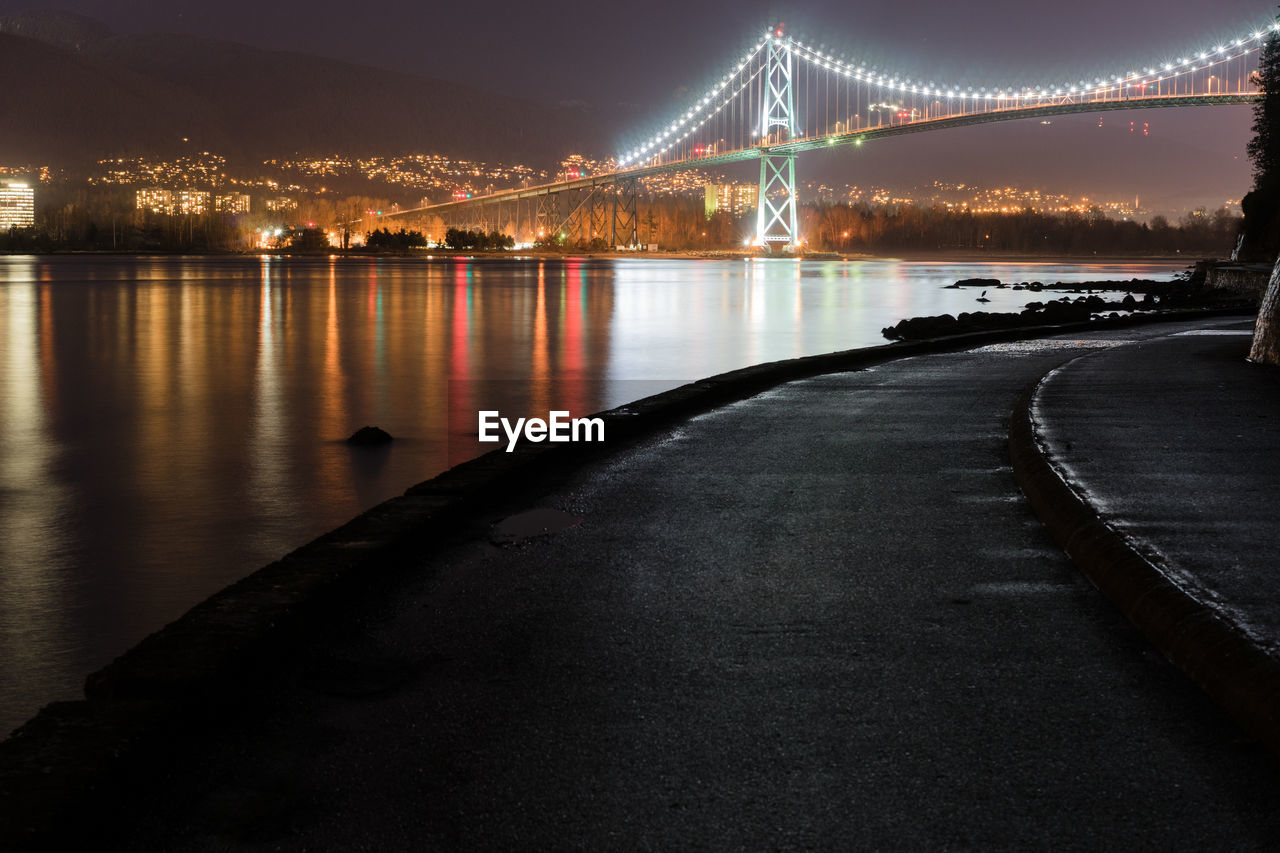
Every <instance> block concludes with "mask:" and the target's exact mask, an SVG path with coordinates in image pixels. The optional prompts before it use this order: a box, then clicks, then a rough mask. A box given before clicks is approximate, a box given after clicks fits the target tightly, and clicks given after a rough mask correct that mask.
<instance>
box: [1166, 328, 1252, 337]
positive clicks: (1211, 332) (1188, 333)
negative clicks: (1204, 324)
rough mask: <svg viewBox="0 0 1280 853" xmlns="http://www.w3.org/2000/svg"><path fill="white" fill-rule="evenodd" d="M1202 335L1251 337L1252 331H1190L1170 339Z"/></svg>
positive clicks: (1179, 333)
mask: <svg viewBox="0 0 1280 853" xmlns="http://www.w3.org/2000/svg"><path fill="white" fill-rule="evenodd" d="M1202 335H1205V336H1207V335H1239V336H1245V335H1247V336H1249V337H1251V338H1252V337H1253V329H1192V330H1191V331H1189V332H1178V333H1177V334H1175V335H1172V336H1171V337H1175V338H1189V337H1200V336H1202Z"/></svg>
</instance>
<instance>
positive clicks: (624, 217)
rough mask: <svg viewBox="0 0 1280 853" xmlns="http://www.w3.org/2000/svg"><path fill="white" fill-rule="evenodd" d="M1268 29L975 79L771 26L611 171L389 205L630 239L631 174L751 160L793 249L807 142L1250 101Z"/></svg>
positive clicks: (766, 212) (770, 238)
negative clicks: (1078, 68)
mask: <svg viewBox="0 0 1280 853" xmlns="http://www.w3.org/2000/svg"><path fill="white" fill-rule="evenodd" d="M1269 38H1280V23H1273V24H1269V25H1267V26H1266V27H1261V28H1258V29H1254V30H1250V31H1249V32H1245V33H1241V35H1240V37H1239V38H1235V39H1231V40H1227V41H1222V42H1217V43H1214V44H1210V45H1205V46H1203V48H1202V49H1199V50H1196V51H1192V52H1188V53H1185V54H1182V55H1177V54H1173V55H1170V56H1168V57H1166V58H1163V59H1161V60H1159V61H1153V62H1152V63H1150V64H1147V65H1143V66H1142V67H1140V68H1138V69H1133V68H1128V69H1126V70H1123V71H1120V70H1113V71H1112V72H1111V73H1109V74H1106V75H1100V76H1088V77H1084V78H1081V79H1079V80H1074V81H1071V80H1058V81H1052V82H1049V83H1041V84H1036V85H998V84H996V85H993V84H987V85H985V86H974V85H963V84H961V83H960V82H956V81H937V80H932V79H929V80H926V79H921V78H917V77H909V76H904V75H901V74H894V73H892V72H889V71H885V70H883V69H880V68H877V67H874V66H871V67H869V66H867V65H866V64H862V63H859V62H857V61H855V60H851V59H846V58H838V57H836V56H834V55H832V54H830V53H827V52H825V51H823V50H818V49H816V48H814V47H812V46H810V45H807V44H804V43H802V42H800V41H798V40H796V39H795V38H793V37H791V36H790V35H788V34H787V33H786V31H785V30H784V28H783V27H782V26H781V25H779V26H777V27H774V28H771V29H770V30H769V31H768V32H767V33H765V34H763V37H762V38H761V39H760V41H759V42H758V43H757V44H756V45H755V47H754V48H753V49H751V50H750V51H749V52H747V53H746V54H745V55H744V56H743V57H742V58H741V60H740V61H738V62H737V63H736V64H735V65H734V66H733V67H732V68H730V69H728V71H727V73H725V74H724V75H723V76H722V77H721V78H720V79H719V80H717V81H716V82H715V84H714V85H712V86H711V87H710V88H709V89H708V90H707V91H706V93H705V94H704V95H703V96H702V97H700V98H699V99H697V100H695V101H694V102H692V103H689V104H687V105H686V106H685V108H684V110H683V111H682V112H680V113H679V114H677V115H674V116H671V117H670V118H669V119H668V120H667V121H665V122H664V123H663V124H662V125H661V126H660V129H659V130H658V131H657V132H656V133H653V134H652V135H650V136H649V138H647V139H645V140H644V141H643V142H641V143H639V144H637V145H635V146H634V147H632V148H630V149H629V150H627V151H625V152H622V153H621V154H619V155H618V156H616V157H615V158H614V159H613V160H612V161H611V168H612V171H608V172H605V173H603V174H598V175H594V176H591V177H582V178H577V179H572V180H566V181H559V182H555V183H548V184H542V185H538V186H527V187H522V188H519V189H510V190H503V191H499V192H494V193H491V194H489V195H484V196H480V197H476V198H468V199H462V200H457V201H452V202H447V203H443V204H435V205H430V206H427V207H422V208H416V209H414V210H406V211H398V212H397V213H396V214H394V215H401V214H406V213H419V214H426V215H437V216H440V217H441V218H442V219H444V220H445V221H446V222H453V223H459V224H464V225H470V224H481V225H483V224H484V223H487V222H500V223H508V222H515V223H518V224H521V223H527V231H528V232H529V233H535V234H538V235H539V236H546V235H555V234H557V233H559V234H565V233H568V232H573V233H575V234H587V235H590V236H592V237H597V238H601V239H604V240H605V241H606V242H607V244H608V245H609V246H614V247H632V246H636V245H637V242H638V241H637V217H636V196H637V192H638V190H639V183H638V182H639V179H641V178H644V177H646V176H650V175H655V174H658V173H661V172H669V171H678V170H685V169H694V168H704V167H708V166H716V165H723V164H727V163H735V162H741V161H746V160H759V161H760V184H759V195H758V199H759V201H758V210H757V217H756V229H755V239H754V242H755V244H756V245H761V246H775V245H776V246H781V247H784V248H791V247H792V246H793V245H794V244H795V243H796V242H797V241H798V240H799V238H800V235H799V233H798V230H797V225H796V191H795V186H796V182H795V168H796V157H797V155H799V154H801V153H803V152H805V151H812V150H814V149H819V148H832V147H836V146H842V145H854V146H858V145H863V144H865V143H869V142H872V141H875V140H878V139H881V138H884V137H889V136H897V135H900V134H905V133H919V132H924V131H933V130H944V129H947V128H954V127H963V126H966V125H973V124H982V123H988V122H998V121H1012V120H1016V119H1027V118H1040V117H1045V116H1055V115H1064V114H1070V113H1095V112H1100V111H1104V110H1124V109H1150V108H1153V107H1187V106H1209V105H1222V104H1241V103H1247V102H1250V101H1253V100H1256V99H1257V98H1258V86H1257V66H1258V53H1259V51H1260V50H1261V48H1262V46H1263V43H1264V42H1265V41H1266V40H1267V39H1269ZM382 218H386V217H385V216H384V217H382Z"/></svg>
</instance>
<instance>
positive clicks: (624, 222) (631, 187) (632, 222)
mask: <svg viewBox="0 0 1280 853" xmlns="http://www.w3.org/2000/svg"><path fill="white" fill-rule="evenodd" d="M636 185H637V181H636V179H635V178H632V179H631V180H629V181H623V182H622V183H620V184H618V185H617V186H616V187H615V188H614V193H613V216H611V217H610V224H609V248H610V249H616V248H618V247H619V246H628V247H630V248H635V247H637V246H639V245H640V239H639V234H638V229H637V224H638V220H637V217H636ZM623 241H625V242H623Z"/></svg>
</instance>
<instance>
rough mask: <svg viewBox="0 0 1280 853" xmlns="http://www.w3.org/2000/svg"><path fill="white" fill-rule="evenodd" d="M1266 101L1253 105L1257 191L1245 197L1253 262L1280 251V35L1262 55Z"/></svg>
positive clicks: (1261, 82)
mask: <svg viewBox="0 0 1280 853" xmlns="http://www.w3.org/2000/svg"><path fill="white" fill-rule="evenodd" d="M1256 79H1257V84H1258V89H1259V92H1260V94H1261V95H1262V98H1261V99H1260V100H1259V101H1258V102H1257V103H1255V104H1254V105H1253V138H1252V139H1251V140H1249V144H1248V149H1247V150H1248V152H1249V159H1250V161H1251V162H1252V163H1253V189H1252V190H1251V191H1250V192H1249V193H1248V194H1247V195H1246V196H1245V197H1244V199H1243V201H1242V202H1241V206H1242V207H1243V208H1244V215H1245V222H1244V233H1245V242H1244V246H1243V252H1244V253H1245V254H1246V255H1248V256H1249V257H1251V258H1255V259H1259V260H1264V259H1265V260H1268V261H1269V260H1273V259H1274V258H1275V256H1276V252H1277V250H1280V33H1277V32H1276V31H1274V30H1273V31H1271V33H1270V35H1268V36H1267V40H1266V41H1265V42H1264V43H1263V45H1262V51H1261V52H1260V53H1259V55H1258V75H1257V78H1256Z"/></svg>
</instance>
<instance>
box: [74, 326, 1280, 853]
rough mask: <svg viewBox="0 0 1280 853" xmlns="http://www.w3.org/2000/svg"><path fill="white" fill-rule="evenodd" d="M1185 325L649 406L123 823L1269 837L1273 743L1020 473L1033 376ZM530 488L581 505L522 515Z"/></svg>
mask: <svg viewBox="0 0 1280 853" xmlns="http://www.w3.org/2000/svg"><path fill="white" fill-rule="evenodd" d="M1167 331H1168V330H1167V328H1160V329H1158V330H1157V329H1153V328H1147V329H1141V330H1133V329H1131V330H1124V331H1122V332H1112V333H1095V334H1090V335H1088V336H1087V337H1088V341H1086V342H1083V343H1080V342H1075V341H1073V342H1067V343H1066V344H1062V343H1059V344H1054V345H1047V346H1036V345H1016V344H1015V345H1006V346H1002V347H995V348H990V349H988V350H983V351H978V352H973V353H962V354H951V355H940V356H929V357H918V358H912V359H908V360H903V361H900V362H895V363H893V364H890V365H886V366H882V367H879V368H876V369H874V370H867V371H860V372H855V373H848V374H838V375H831V376H825V377H819V378H816V379H813V380H808V381H802V382H795V383H791V384H788V385H784V386H781V387H779V388H777V389H775V390H773V391H771V392H769V393H766V394H762V395H760V396H757V397H755V398H752V399H750V400H746V401H744V402H742V403H739V404H735V405H732V406H728V407H725V408H723V409H719V410H716V411H713V412H711V413H709V414H706V415H703V416H700V417H697V418H694V419H692V420H691V421H689V422H687V423H685V424H683V425H681V426H680V427H679V428H676V429H673V430H669V431H666V432H664V433H662V434H659V435H655V436H654V437H652V439H650V440H648V441H646V442H644V443H642V444H639V445H638V446H634V447H631V448H629V449H626V450H624V451H622V452H620V453H619V454H617V455H615V456H613V457H611V458H610V459H609V460H608V461H606V462H603V463H600V464H597V465H594V466H591V467H589V468H587V469H584V470H583V471H582V472H580V474H579V475H578V476H577V477H576V478H575V479H574V480H573V481H572V483H571V485H570V486H569V487H568V488H566V489H562V490H561V491H558V492H556V493H554V494H549V495H545V496H542V497H540V498H537V499H534V500H531V501H527V502H520V503H515V504H513V506H512V507H510V511H509V512H506V513H501V514H498V515H495V516H493V517H492V518H488V519H484V520H483V522H484V524H482V525H481V526H480V528H478V531H479V533H478V535H477V536H475V537H472V538H471V539H470V540H469V541H464V542H461V543H458V544H453V545H450V546H448V547H442V548H441V549H440V550H439V551H437V552H436V553H432V554H424V555H422V560H421V566H420V569H419V570H418V571H417V572H415V573H414V574H413V575H412V576H410V577H409V578H407V579H406V580H405V582H404V583H403V584H402V585H401V586H398V587H396V588H394V589H385V590H377V591H371V592H370V594H369V595H368V597H367V599H366V600H362V601H353V602H352V606H351V608H350V619H349V621H347V622H345V623H344V624H335V625H333V626H332V628H331V632H330V633H329V634H327V635H326V636H325V637H320V638H317V639H316V641H315V645H314V647H313V649H312V654H311V655H310V657H309V659H308V660H306V661H300V662H299V663H298V665H297V666H296V668H295V669H294V670H293V671H291V672H289V673H286V674H284V675H282V677H281V678H280V680H279V681H278V683H276V684H274V685H273V686H272V687H271V688H270V689H267V690H265V691H263V692H261V693H260V694H258V695H257V696H255V697H252V698H248V699H246V702H245V705H244V707H243V711H242V713H241V714H240V715H238V716H236V717H235V718H230V719H227V720H225V721H224V725H223V726H221V727H219V728H218V729H217V730H216V731H209V732H206V733H204V735H203V736H202V738H201V740H200V742H199V743H198V744H194V745H185V744H175V749H174V760H173V763H172V765H171V767H170V768H169V769H168V770H167V771H166V772H164V773H162V774H160V775H158V776H157V777H154V778H151V779H148V780H144V781H143V782H141V783H139V787H138V788H137V789H136V790H129V791H123V792H120V797H121V803H122V805H121V807H120V809H119V811H118V812H117V814H118V815H119V822H118V824H117V825H104V826H101V827H94V832H95V836H96V837H97V838H98V839H99V843H100V846H101V847H102V848H109V847H115V848H119V849H137V850H152V849H165V850H222V849H237V850H239V849H246V850H303V849H306V850H424V849H464V850H479V849H522V850H526V849H584V848H585V849H666V850H673V849H679V850H683V849H714V850H731V849H747V850H765V849H805V848H818V849H913V850H914V849H954V848H969V847H972V848H978V849H1054V850H1093V849H1098V850H1101V849H1106V850H1113V849H1126V850H1249V849H1258V850H1263V849H1275V848H1276V846H1277V843H1280V810H1278V809H1277V808H1276V803H1277V802H1280V762H1277V760H1276V759H1275V758H1273V757H1272V756H1271V755H1270V754H1269V753H1266V752H1265V751H1264V750H1262V749H1261V748H1260V747H1259V746H1258V745H1257V744H1256V743H1255V742H1253V741H1251V740H1249V739H1248V738H1247V737H1246V736H1245V735H1244V734H1243V733H1242V732H1241V731H1240V730H1239V729H1237V728H1236V727H1235V725H1234V724H1233V723H1231V722H1230V721H1229V720H1228V719H1226V718H1225V716H1224V715H1222V714H1221V713H1220V712H1219V711H1218V710H1217V709H1216V708H1215V707H1214V706H1213V705H1212V704H1211V703H1210V702H1209V700H1208V699H1207V698H1205V697H1204V696H1203V695H1202V694H1201V693H1200V692H1199V691H1198V690H1197V689H1196V688H1195V687H1194V686H1193V685H1192V684H1191V683H1190V682H1189V681H1188V680H1187V679H1185V678H1184V677H1183V676H1182V675H1181V674H1180V673H1178V672H1177V671H1175V670H1174V669H1173V668H1172V667H1171V666H1169V665H1168V664H1167V663H1165V662H1164V661H1163V660H1162V659H1161V658H1160V657H1159V656H1158V655H1157V654H1156V653H1154V652H1153V651H1151V650H1150V649H1149V648H1148V647H1147V646H1146V645H1145V643H1144V641H1143V640H1142V639H1141V638H1140V637H1139V636H1138V635H1137V634H1136V632H1135V631H1134V630H1133V629H1132V628H1131V627H1130V626H1129V625H1128V624H1127V623H1126V622H1124V621H1123V619H1122V617H1121V616H1120V615H1119V614H1118V613H1117V612H1115V611H1114V610H1113V609H1112V608H1111V606H1110V605H1109V604H1108V603H1107V602H1106V601H1105V600H1103V599H1102V597H1101V596H1100V595H1099V594H1098V593H1097V592H1096V591H1095V590H1094V589H1093V588H1092V587H1091V586H1089V585H1088V584H1087V583H1086V582H1085V581H1084V580H1083V578H1082V577H1081V576H1080V574H1079V573H1078V572H1077V570H1076V569H1075V568H1074V567H1073V566H1072V565H1071V564H1070V562H1069V561H1068V560H1067V559H1066V558H1065V557H1064V556H1063V555H1062V553H1061V552H1060V551H1059V550H1058V548H1057V547H1056V546H1054V544H1053V543H1052V541H1051V540H1050V538H1049V536H1048V534H1047V533H1046V532H1045V530H1044V529H1043V527H1042V526H1041V525H1040V523H1039V522H1038V521H1037V520H1036V519H1035V517H1034V516H1033V515H1032V513H1031V511H1030V509H1029V507H1028V506H1027V504H1026V502H1025V500H1024V499H1023V498H1022V497H1021V495H1020V494H1019V493H1018V491H1017V488H1016V486H1015V484H1014V481H1013V478H1012V475H1011V473H1010V469H1009V467H1008V461H1007V456H1006V452H1005V443H1006V429H1005V420H1006V418H1007V416H1008V414H1009V412H1010V411H1011V409H1012V408H1013V406H1014V402H1015V399H1016V397H1017V395H1018V393H1019V392H1020V391H1022V390H1023V389H1025V388H1026V387H1028V386H1029V385H1031V384H1033V383H1034V382H1035V381H1037V380H1038V379H1039V378H1040V377H1041V376H1042V375H1043V374H1045V373H1046V372H1047V371H1049V370H1050V369H1052V368H1053V367H1055V366H1056V365H1059V364H1062V363H1064V362H1066V361H1067V360H1069V359H1070V358H1073V357H1075V356H1076V355H1079V354H1080V353H1081V352H1083V351H1086V348H1087V347H1090V346H1095V345H1097V346H1103V345H1108V344H1110V343H1114V342H1115V340H1117V339H1126V340H1128V339H1135V338H1141V337H1150V336H1153V335H1156V334H1162V333H1165V332H1167ZM1082 347H1084V348H1082ZM535 508H545V509H554V510H558V511H562V512H566V513H568V514H570V515H571V516H572V517H573V518H575V519H576V518H580V519H581V523H580V524H578V525H577V526H574V527H568V528H566V529H563V530H560V531H559V532H556V533H554V534H553V535H548V536H544V537H540V538H535V539H528V540H518V541H516V542H515V543H514V544H506V545H497V544H494V542H493V541H492V540H493V539H499V540H502V539H505V540H510V539H511V538H513V536H512V533H513V531H514V532H515V534H516V535H517V536H518V534H519V531H520V528H521V525H520V524H519V523H513V524H510V525H508V527H507V528H505V529H503V530H498V529H497V528H493V529H492V530H489V529H488V528H487V525H488V524H490V523H493V524H496V523H498V522H499V521H500V520H501V519H502V517H504V516H512V515H517V514H519V513H521V512H524V511H528V510H531V509H535ZM486 531H488V532H486Z"/></svg>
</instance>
